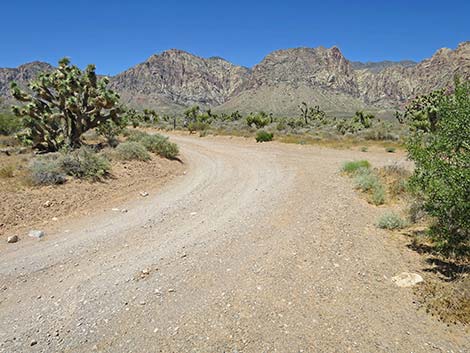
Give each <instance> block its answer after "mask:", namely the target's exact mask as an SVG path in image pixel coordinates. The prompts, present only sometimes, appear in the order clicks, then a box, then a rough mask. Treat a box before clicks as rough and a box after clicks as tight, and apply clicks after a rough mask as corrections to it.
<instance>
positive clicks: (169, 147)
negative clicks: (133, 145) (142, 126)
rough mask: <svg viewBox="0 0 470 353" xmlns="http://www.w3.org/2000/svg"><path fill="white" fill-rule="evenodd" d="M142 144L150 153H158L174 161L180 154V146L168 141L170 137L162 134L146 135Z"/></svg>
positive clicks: (141, 141)
mask: <svg viewBox="0 0 470 353" xmlns="http://www.w3.org/2000/svg"><path fill="white" fill-rule="evenodd" d="M140 143H141V144H142V145H143V146H144V147H145V148H146V149H147V150H148V151H150V152H152V153H156V154H158V155H159V156H162V157H164V158H168V159H173V158H176V156H177V155H178V153H179V150H178V145H176V144H175V143H173V142H170V141H169V140H168V137H165V136H162V135H160V134H154V135H146V136H143V137H142V139H141V140H140Z"/></svg>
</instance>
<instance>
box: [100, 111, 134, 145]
mask: <svg viewBox="0 0 470 353" xmlns="http://www.w3.org/2000/svg"><path fill="white" fill-rule="evenodd" d="M126 125H127V120H126V119H124V118H123V119H120V120H116V121H113V120H107V121H105V122H104V123H102V124H100V125H99V126H98V128H97V129H96V130H97V133H98V134H100V135H102V136H103V137H104V138H105V139H106V142H107V143H108V145H110V146H111V147H116V146H117V145H118V144H119V141H118V139H117V138H118V136H119V134H121V133H122V132H123V131H124V129H125V127H126Z"/></svg>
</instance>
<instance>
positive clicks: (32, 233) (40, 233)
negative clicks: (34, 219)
mask: <svg viewBox="0 0 470 353" xmlns="http://www.w3.org/2000/svg"><path fill="white" fill-rule="evenodd" d="M28 235H29V236H30V237H32V238H36V239H41V238H44V236H45V235H46V233H44V232H43V231H42V230H30V231H29V233H28Z"/></svg>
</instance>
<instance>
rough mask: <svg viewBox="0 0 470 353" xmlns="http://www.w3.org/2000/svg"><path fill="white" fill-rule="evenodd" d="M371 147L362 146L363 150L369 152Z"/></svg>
mask: <svg viewBox="0 0 470 353" xmlns="http://www.w3.org/2000/svg"><path fill="white" fill-rule="evenodd" d="M368 150H369V148H368V147H367V146H363V147H361V152H367V151H368Z"/></svg>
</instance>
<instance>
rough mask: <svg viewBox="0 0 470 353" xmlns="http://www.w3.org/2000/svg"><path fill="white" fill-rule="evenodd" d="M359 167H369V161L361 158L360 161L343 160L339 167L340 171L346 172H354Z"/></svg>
mask: <svg viewBox="0 0 470 353" xmlns="http://www.w3.org/2000/svg"><path fill="white" fill-rule="evenodd" d="M361 168H366V169H368V168H370V163H369V161H366V160H362V161H351V162H345V163H344V164H343V167H342V168H341V171H343V172H344V173H347V174H354V173H356V172H357V170H358V169H361Z"/></svg>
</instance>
